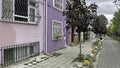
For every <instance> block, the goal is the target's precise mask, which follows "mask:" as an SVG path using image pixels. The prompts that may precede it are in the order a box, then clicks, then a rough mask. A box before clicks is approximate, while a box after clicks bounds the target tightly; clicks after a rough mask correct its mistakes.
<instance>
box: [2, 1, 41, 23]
mask: <svg viewBox="0 0 120 68" xmlns="http://www.w3.org/2000/svg"><path fill="white" fill-rule="evenodd" d="M2 1H3V0H2ZM35 2H36V0H35ZM29 3H30V0H28V11H27V12H28V16H22V15H17V14H15V0H13V5H12V7H13V14H12V17H13V19H12V20H9V19H6V18H2V16H3V12H2V14H1V15H2V16H1V20H0V21H1V22H10V23H12V22H13V23H21V24H35V25H36V24H37V18H36V15H37V9H39V7H38V8H37V7H36V5H37V4H36V3H35V7H33V6H31V5H30V4H29ZM2 6H3V5H2ZM30 8H32V9H35V12H34V13H35V22H31V21H30V16H29V15H30ZM2 9H3V8H2ZM15 17H20V18H26V19H27V20H28V21H27V22H26V21H22V20H21V21H18V20H15Z"/></svg>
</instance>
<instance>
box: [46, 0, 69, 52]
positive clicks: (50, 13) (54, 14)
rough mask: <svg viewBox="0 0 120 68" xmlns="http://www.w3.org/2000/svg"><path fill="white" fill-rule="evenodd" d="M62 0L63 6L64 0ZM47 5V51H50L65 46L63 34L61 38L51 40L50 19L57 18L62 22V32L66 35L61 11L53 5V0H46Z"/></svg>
mask: <svg viewBox="0 0 120 68" xmlns="http://www.w3.org/2000/svg"><path fill="white" fill-rule="evenodd" d="M63 1H64V8H65V0H63ZM47 3H48V5H47V6H48V7H47V32H48V33H47V39H48V40H47V51H48V52H51V51H54V50H57V49H60V48H63V47H65V45H66V40H65V39H64V36H63V37H62V39H61V40H58V41H56V40H52V20H58V21H61V22H63V31H64V32H63V33H64V35H65V36H66V34H67V33H66V27H65V26H66V21H65V18H64V17H63V13H62V11H59V10H57V9H56V8H54V7H53V0H48V2H47Z"/></svg>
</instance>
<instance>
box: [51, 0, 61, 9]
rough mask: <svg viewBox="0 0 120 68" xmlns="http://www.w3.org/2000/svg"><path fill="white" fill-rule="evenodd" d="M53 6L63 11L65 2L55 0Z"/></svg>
mask: <svg viewBox="0 0 120 68" xmlns="http://www.w3.org/2000/svg"><path fill="white" fill-rule="evenodd" d="M53 6H54V7H55V8H56V9H58V10H60V11H62V10H63V0H53Z"/></svg>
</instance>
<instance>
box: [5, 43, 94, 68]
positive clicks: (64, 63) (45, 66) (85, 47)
mask: <svg viewBox="0 0 120 68" xmlns="http://www.w3.org/2000/svg"><path fill="white" fill-rule="evenodd" d="M92 43H93V42H92V41H87V42H85V43H83V44H82V53H83V54H87V53H90V52H91V50H92V48H91V45H92ZM79 47H80V46H79V45H77V46H68V47H66V48H64V49H61V50H58V51H54V54H55V55H53V54H52V55H51V54H49V55H43V54H42V55H39V56H37V57H33V58H30V59H28V60H26V61H24V62H18V63H16V64H12V65H9V66H7V67H5V68H75V67H73V66H74V64H73V63H72V61H73V59H75V57H77V56H78V53H79ZM79 65H81V66H82V63H80V64H79Z"/></svg>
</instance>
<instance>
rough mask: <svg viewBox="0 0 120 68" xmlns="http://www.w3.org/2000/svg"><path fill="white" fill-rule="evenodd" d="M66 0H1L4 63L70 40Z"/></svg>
mask: <svg viewBox="0 0 120 68" xmlns="http://www.w3.org/2000/svg"><path fill="white" fill-rule="evenodd" d="M65 3H66V2H65V0H0V64H1V65H2V66H5V65H9V64H12V63H15V62H18V61H21V60H24V59H27V58H30V57H33V56H36V55H39V54H40V53H41V52H52V51H54V50H58V49H61V48H64V47H66V46H68V45H69V43H70V37H69V36H70V30H69V29H66V21H65V17H63V10H64V9H65V5H66V4H65Z"/></svg>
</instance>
